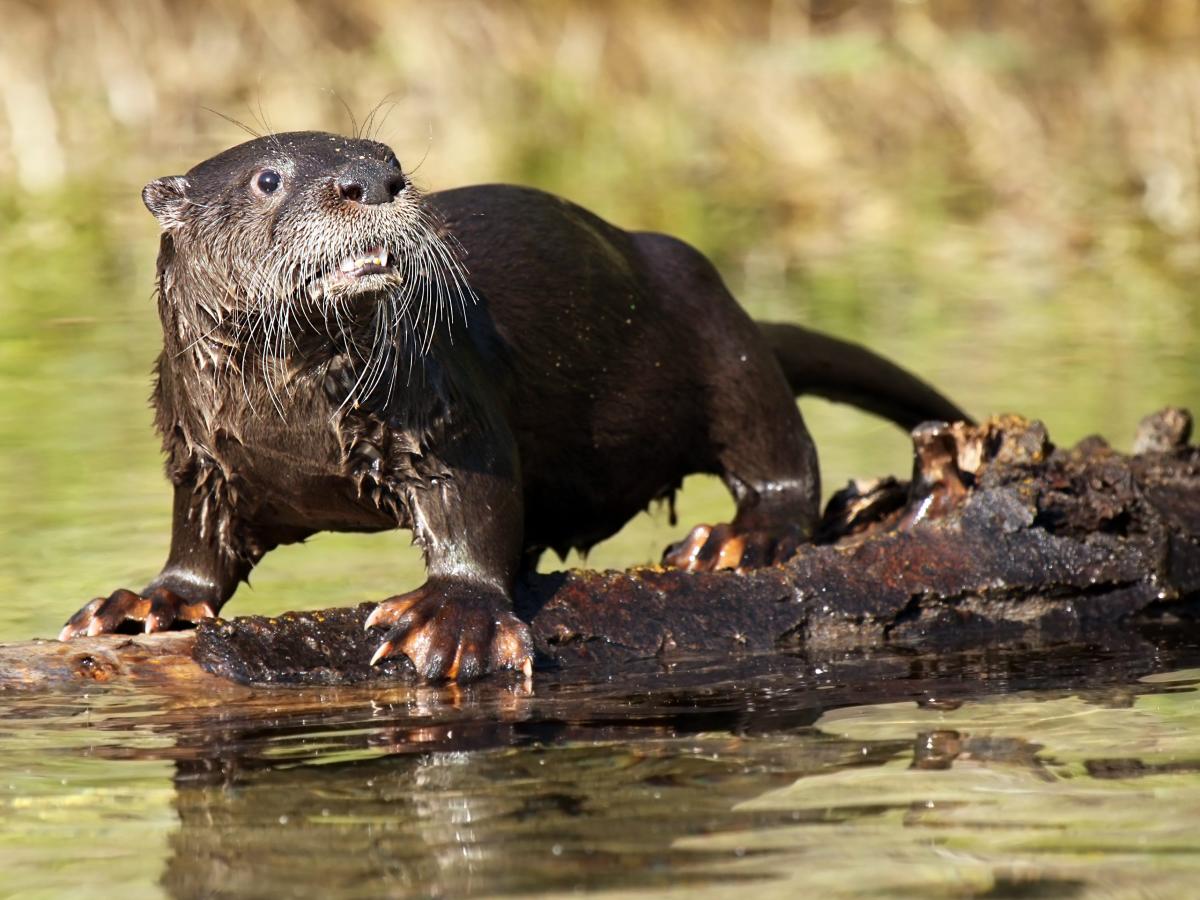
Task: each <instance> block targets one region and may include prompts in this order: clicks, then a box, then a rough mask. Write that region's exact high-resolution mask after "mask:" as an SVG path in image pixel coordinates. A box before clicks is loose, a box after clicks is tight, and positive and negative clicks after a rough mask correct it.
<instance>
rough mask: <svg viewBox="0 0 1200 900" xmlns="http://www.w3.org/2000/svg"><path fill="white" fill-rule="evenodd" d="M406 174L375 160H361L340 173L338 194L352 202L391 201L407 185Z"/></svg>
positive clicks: (372, 202) (373, 202)
mask: <svg viewBox="0 0 1200 900" xmlns="http://www.w3.org/2000/svg"><path fill="white" fill-rule="evenodd" d="M406 184H407V183H406V182H405V180H404V176H403V175H402V174H401V173H400V172H398V171H397V170H396V169H394V168H393V167H391V166H388V165H385V164H384V163H381V162H376V161H375V160H360V161H357V162H355V163H353V164H351V165H349V166H346V167H345V168H344V169H342V170H341V171H340V172H339V173H338V177H337V191H338V196H339V197H341V198H342V199H343V200H349V201H350V202H351V203H369V204H375V203H391V202H392V200H394V199H395V197H396V195H397V194H399V193H400V192H401V191H402V190H404V188H405V186H406Z"/></svg>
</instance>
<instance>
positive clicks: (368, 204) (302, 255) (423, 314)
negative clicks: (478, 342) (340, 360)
mask: <svg viewBox="0 0 1200 900" xmlns="http://www.w3.org/2000/svg"><path fill="white" fill-rule="evenodd" d="M142 199H143V201H144V202H145V204H146V206H147V208H148V209H149V210H150V212H152V213H153V214H154V216H155V218H157V219H158V221H159V223H160V224H161V225H162V229H163V235H162V243H161V250H160V254H159V289H160V295H161V301H162V304H163V306H164V315H169V316H170V317H171V318H172V320H173V321H175V322H176V323H177V324H178V323H179V322H180V320H181V319H183V320H186V321H187V322H189V323H190V324H191V325H193V326H195V327H193V328H189V329H182V328H181V329H180V332H181V333H180V336H181V337H185V338H186V337H188V336H189V335H188V334H185V333H184V331H193V332H196V333H200V332H201V331H211V330H214V329H223V330H225V331H226V332H230V331H234V330H237V329H239V328H240V329H241V331H242V332H244V333H245V336H246V340H247V342H252V341H253V340H254V339H255V338H256V337H257V338H259V339H261V340H262V341H263V342H264V343H265V344H266V346H265V349H266V350H267V351H268V352H277V353H286V352H288V349H289V348H288V342H287V336H288V335H292V334H293V333H295V332H298V331H303V330H304V329H305V328H309V329H311V328H312V327H314V323H317V324H318V325H319V327H322V328H324V329H325V330H326V331H327V332H329V331H330V323H336V328H337V329H340V333H341V336H342V337H345V338H347V339H350V338H351V337H352V336H353V335H352V333H351V332H354V331H356V330H357V331H360V332H361V333H363V334H367V335H370V336H371V337H370V340H371V342H372V343H373V344H374V343H378V341H379V340H381V339H386V338H388V336H389V335H391V336H392V337H393V338H394V337H396V336H397V335H398V333H401V332H407V333H408V334H418V335H420V338H421V342H427V341H428V340H429V337H430V336H431V335H432V331H433V328H434V327H435V326H436V324H437V322H438V320H439V319H442V318H449V317H450V315H451V314H452V310H453V307H454V306H456V305H460V304H463V303H465V302H467V300H468V299H469V298H470V289H469V288H468V287H467V286H466V280H465V277H464V274H463V271H462V268H461V266H460V264H459V262H458V258H457V254H456V252H455V245H454V243H453V240H452V239H451V238H449V237H448V236H446V235H445V234H444V229H442V228H441V226H440V223H439V222H438V221H437V219H436V217H435V216H434V215H433V214H432V212H431V211H430V210H429V209H428V208H427V206H426V205H425V204H424V202H423V200H422V197H421V195H420V192H419V191H417V190H416V189H415V188H414V187H413V185H412V183H411V182H410V181H409V180H408V178H407V177H406V175H405V173H404V172H403V171H402V169H401V167H400V163H399V162H398V161H397V159H396V155H395V154H394V153H393V152H392V151H391V149H390V148H388V147H387V146H385V145H384V144H381V143H378V142H376V141H370V140H363V139H359V138H346V137H340V136H338V135H333V134H325V133H322V132H293V133H287V134H275V135H268V136H266V137H260V138H257V139H255V140H252V141H248V142H246V143H244V144H240V145H238V146H236V147H233V148H232V149H229V150H226V151H225V152H224V153H220V154H218V155H217V156H214V157H212V158H211V159H209V160H206V161H205V162H202V163H200V164H199V165H198V166H196V167H194V168H193V169H191V170H190V171H189V172H188V173H187V174H186V175H176V176H170V177H166V178H159V179H157V180H155V181H152V182H150V183H149V184H148V185H146V187H145V189H144V190H143V191H142ZM198 319H203V320H206V321H194V320H198ZM356 322H357V323H360V324H362V325H364V326H365V327H363V328H359V329H356V328H355V327H354V323H356ZM164 324H166V322H165V319H164ZM331 336H332V333H331Z"/></svg>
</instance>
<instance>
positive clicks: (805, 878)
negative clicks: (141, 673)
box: [0, 642, 1200, 897]
mask: <svg viewBox="0 0 1200 900" xmlns="http://www.w3.org/2000/svg"><path fill="white" fill-rule="evenodd" d="M1198 685H1200V648H1197V647H1195V646H1183V647H1177V648H1176V649H1174V650H1171V651H1170V652H1161V651H1157V652H1156V651H1154V650H1152V649H1151V648H1150V645H1149V644H1139V643H1137V642H1131V644H1130V646H1127V647H1123V648H1120V649H1118V650H1109V651H1103V652H1101V651H1092V652H1089V653H1087V654H1075V655H1064V654H1061V653H1060V654H1044V653H1043V654H1025V655H1022V654H1015V653H985V654H975V655H963V656H955V657H948V658H941V659H936V660H934V659H924V658H921V657H916V656H909V657H903V656H878V657H875V658H853V657H847V658H844V659H840V660H835V661H825V662H822V663H820V664H813V663H811V662H807V661H805V660H802V659H799V658H794V657H782V656H781V657H766V658H761V657H760V658H749V659H743V660H740V661H725V662H723V663H721V664H714V663H713V662H712V661H709V662H703V661H693V662H689V663H685V664H681V665H679V666H677V667H675V668H674V669H672V670H671V671H662V670H658V669H657V668H656V667H654V666H650V665H634V666H632V667H631V670H630V672H629V673H628V675H627V676H625V677H623V678H621V679H617V680H615V681H609V682H606V683H596V682H593V681H590V680H589V679H587V678H586V677H584V676H581V675H579V674H575V675H572V674H563V673H559V674H556V675H548V676H546V677H543V678H540V679H539V680H538V682H537V684H536V687H535V689H534V691H533V693H532V694H526V693H523V692H520V691H517V690H516V689H514V688H511V687H506V686H501V685H496V684H483V685H476V686H473V687H470V688H467V689H446V688H441V689H433V688H419V689H408V688H403V689H401V688H393V689H390V690H389V689H380V688H375V689H371V690H353V691H349V690H340V691H325V692H307V691H286V692H276V693H274V694H272V693H271V692H269V691H266V692H263V691H260V692H257V693H254V694H248V693H247V692H245V691H242V690H241V689H234V688H229V689H228V690H226V691H224V692H222V691H217V692H216V694H215V695H209V696H205V697H195V696H179V695H176V696H172V695H170V694H158V695H155V694H150V693H147V692H145V691H144V690H133V689H130V688H128V687H125V688H112V689H107V690H101V691H99V692H88V693H83V692H70V691H62V692H55V693H41V692H39V693H28V694H10V695H7V696H5V697H4V698H3V699H2V700H0V823H2V824H0V865H2V867H3V871H4V873H5V877H4V882H3V884H2V885H0V892H4V893H6V894H8V895H12V896H22V897H25V896H28V897H41V896H46V897H50V896H60V895H64V894H68V893H69V894H72V895H78V894H87V893H98V894H100V895H102V896H104V895H111V896H173V897H202V896H204V897H208V896H250V897H258V896H261V897H275V896H300V897H303V896H313V897H329V896H348V897H358V896H362V897H374V896H435V897H436V896H446V897H460V896H497V895H508V894H511V895H530V894H539V895H542V894H550V895H554V894H561V893H568V892H573V891H577V890H581V889H587V890H588V891H592V892H600V893H601V894H602V895H603V894H605V893H607V892H614V893H615V892H617V891H629V892H632V893H629V894H625V893H623V894H622V896H695V895H700V896H712V897H721V896H728V895H729V893H730V892H733V891H743V890H753V891H754V894H755V896H779V897H785V896H787V897H794V896H823V897H824V896H829V897H835V896H846V897H851V896H853V897H860V896H879V895H881V894H886V895H887V896H913V897H934V896H938V897H943V896H944V897H969V896H988V897H1074V896H1080V897H1186V896H1195V885H1196V884H1198V883H1200V880H1198V879H1200V842H1197V841H1196V840H1195V834H1194V825H1195V821H1196V817H1197V815H1200V703H1198V702H1197V700H1198V696H1197V686H1198Z"/></svg>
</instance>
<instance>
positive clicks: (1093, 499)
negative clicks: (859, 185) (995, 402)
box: [0, 409, 1200, 685]
mask: <svg viewBox="0 0 1200 900" xmlns="http://www.w3.org/2000/svg"><path fill="white" fill-rule="evenodd" d="M1190 433H1191V416H1190V415H1189V414H1188V413H1187V412H1185V411H1183V410H1174V409H1173V410H1165V411H1163V412H1161V413H1158V414H1156V415H1154V416H1149V417H1147V418H1146V419H1145V420H1144V421H1143V422H1142V424H1141V426H1140V427H1139V430H1138V436H1137V439H1136V446H1137V447H1138V449H1139V450H1140V451H1142V452H1140V453H1139V454H1137V455H1135V456H1127V455H1123V454H1121V453H1118V452H1116V451H1114V450H1113V449H1111V448H1110V447H1109V446H1108V445H1107V444H1105V443H1104V442H1103V441H1102V440H1101V439H1099V438H1088V439H1085V440H1084V441H1082V442H1080V443H1079V444H1078V445H1077V446H1075V447H1073V448H1070V449H1067V450H1060V449H1056V448H1055V447H1054V446H1053V445H1052V444H1051V442H1050V439H1049V437H1048V435H1047V433H1046V430H1045V428H1044V427H1043V426H1042V425H1041V424H1040V423H1038V422H1029V421H1026V420H1024V419H1020V418H1017V417H1005V418H1000V419H993V420H990V421H988V422H986V423H984V424H983V425H980V426H968V425H964V424H961V423H960V424H955V425H937V424H933V425H926V426H922V427H920V428H918V429H916V430H915V431H914V434H913V439H914V448H915V463H914V473H913V477H912V480H911V482H908V483H905V482H900V481H897V480H895V479H885V480H881V481H876V482H867V483H857V484H852V485H851V486H849V487H848V488H847V489H846V490H844V491H842V492H840V493H839V494H838V495H836V496H835V497H834V498H833V499H832V500H831V502H830V504H829V506H828V508H827V510H826V514H825V519H824V521H823V523H822V526H821V530H820V535H819V541H820V542H819V543H816V544H813V545H810V546H807V547H804V548H802V549H801V550H800V551H799V552H798V554H797V555H796V556H795V558H793V559H792V560H791V561H790V562H789V563H788V564H787V565H785V566H782V567H776V568H773V569H765V570H758V571H751V572H746V573H736V572H717V573H709V574H686V573H682V572H678V571H673V570H663V569H658V568H644V569H635V570H630V571H627V572H567V573H555V574H550V575H544V576H537V577H535V578H533V579H531V580H530V581H529V582H528V583H526V584H524V585H522V586H521V589H520V592H519V596H518V612H519V613H520V614H521V615H522V616H523V617H524V618H526V619H527V620H528V621H530V622H531V624H532V627H533V631H534V635H535V639H536V642H537V650H538V655H539V665H540V666H541V667H543V668H545V667H560V666H576V665H582V664H586V665H590V666H593V667H596V668H597V669H598V670H605V669H611V668H615V667H618V666H620V665H621V663H622V662H628V661H629V660H630V659H633V658H639V657H642V658H644V657H657V658H659V659H660V660H662V661H663V662H664V663H669V662H670V659H671V658H672V657H673V656H681V655H690V654H695V653H704V654H713V653H721V654H726V653H731V652H746V651H762V650H771V649H780V648H783V649H795V650H798V651H802V652H804V653H806V654H809V655H821V654H829V653H835V652H839V651H845V650H852V649H861V648H871V647H884V646H898V647H913V648H921V649H923V650H930V651H941V650H951V649H960V648H966V647H972V646H992V647H994V646H1013V647H1020V646H1039V645H1044V644H1071V643H1076V644H1077V643H1082V642H1087V641H1093V640H1097V639H1100V638H1101V637H1102V636H1103V635H1105V634H1106V633H1108V634H1111V633H1113V632H1114V630H1121V629H1126V628H1128V627H1130V626H1131V624H1133V623H1137V622H1150V621H1153V622H1156V623H1158V624H1159V625H1161V624H1162V623H1163V622H1171V623H1176V622H1177V623H1178V625H1177V628H1178V629H1188V628H1191V627H1193V625H1192V624H1191V623H1193V622H1195V621H1196V618H1197V617H1196V615H1195V613H1196V610H1197V603H1196V600H1197V598H1200V449H1198V448H1196V447H1192V446H1188V445H1187V440H1188V438H1189V436H1190ZM368 612H369V607H367V606H363V607H359V608H356V609H338V610H326V611H323V612H318V613H297V614H289V615H287V616H281V617H279V618H277V619H265V618H260V617H248V618H243V619H234V620H231V621H222V620H218V621H217V622H215V623H212V624H206V625H202V626H201V627H200V628H199V629H198V630H197V632H196V633H195V635H194V639H193V636H192V635H184V636H174V637H166V638H152V639H139V640H138V641H136V642H133V643H129V641H128V639H119V638H107V639H88V640H86V641H76V642H73V643H72V644H70V645H59V644H55V643H53V642H40V643H35V644H29V645H21V646H20V647H19V648H15V649H14V648H11V647H10V648H0V685H3V684H5V683H9V684H11V683H14V682H26V681H28V680H30V679H33V680H37V679H42V680H45V679H47V678H49V679H50V680H65V679H69V678H101V679H108V678H112V677H117V676H120V675H123V674H130V675H134V676H135V677H147V676H152V677H153V678H163V677H165V678H168V679H170V678H180V677H202V676H200V674H199V669H193V668H190V663H187V662H180V661H179V657H180V656H181V655H182V654H183V653H189V652H190V653H191V654H192V657H193V658H194V659H195V661H196V662H198V663H199V665H200V667H201V668H203V670H205V671H207V672H211V673H214V674H217V675H219V676H221V677H223V678H227V679H233V680H235V681H239V682H242V683H257V684H262V683H275V684H281V683H283V684H300V683H308V684H336V683H351V682H359V681H364V680H374V679H381V678H393V679H394V678H397V677H400V678H403V677H405V676H406V675H407V674H408V672H407V668H408V667H407V663H406V661H404V660H401V661H400V662H388V663H386V664H385V665H384V666H382V667H378V668H375V669H372V668H370V667H369V666H367V665H366V660H368V659H369V658H370V655H371V650H372V649H373V645H374V642H375V641H376V640H377V638H375V637H374V636H371V635H368V634H366V633H365V632H364V631H363V628H362V624H363V621H364V620H365V618H366V615H367V613H368ZM171 660H174V661H173V662H172V661H171ZM192 672H194V674H193V675H189V674H188V673H192ZM97 673H98V674H97Z"/></svg>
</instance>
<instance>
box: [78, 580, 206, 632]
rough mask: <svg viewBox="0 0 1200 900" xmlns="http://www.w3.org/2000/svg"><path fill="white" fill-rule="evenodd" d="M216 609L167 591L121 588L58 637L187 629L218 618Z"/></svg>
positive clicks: (97, 602) (87, 608)
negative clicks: (136, 590)
mask: <svg viewBox="0 0 1200 900" xmlns="http://www.w3.org/2000/svg"><path fill="white" fill-rule="evenodd" d="M216 615H217V610H216V608H215V607H214V606H213V605H212V604H211V603H208V602H207V601H199V602H195V603H193V602H192V601H190V600H185V599H184V598H183V597H180V596H179V595H178V594H176V593H175V592H174V591H171V590H168V589H167V588H165V587H156V588H151V589H150V590H149V591H147V592H146V593H145V595H142V594H135V593H134V592H133V591H127V590H125V589H124V588H118V589H117V590H115V591H113V592H112V593H111V594H109V595H108V596H107V597H97V598H96V599H95V600H93V601H91V602H90V603H88V604H87V605H86V606H85V607H83V609H81V610H79V612H77V613H75V615H73V616H71V618H69V619H68V620H67V624H66V625H64V626H63V629H62V631H60V632H59V633H58V639H59V640H60V641H69V640H70V639H71V638H75V637H79V636H80V635H83V634H86V635H95V634H111V633H114V632H118V631H121V632H136V631H143V632H146V633H147V634H148V633H150V632H152V631H166V630H168V629H172V628H187V627H190V626H192V625H195V624H196V623H197V622H199V621H200V620H201V619H214V618H216Z"/></svg>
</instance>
